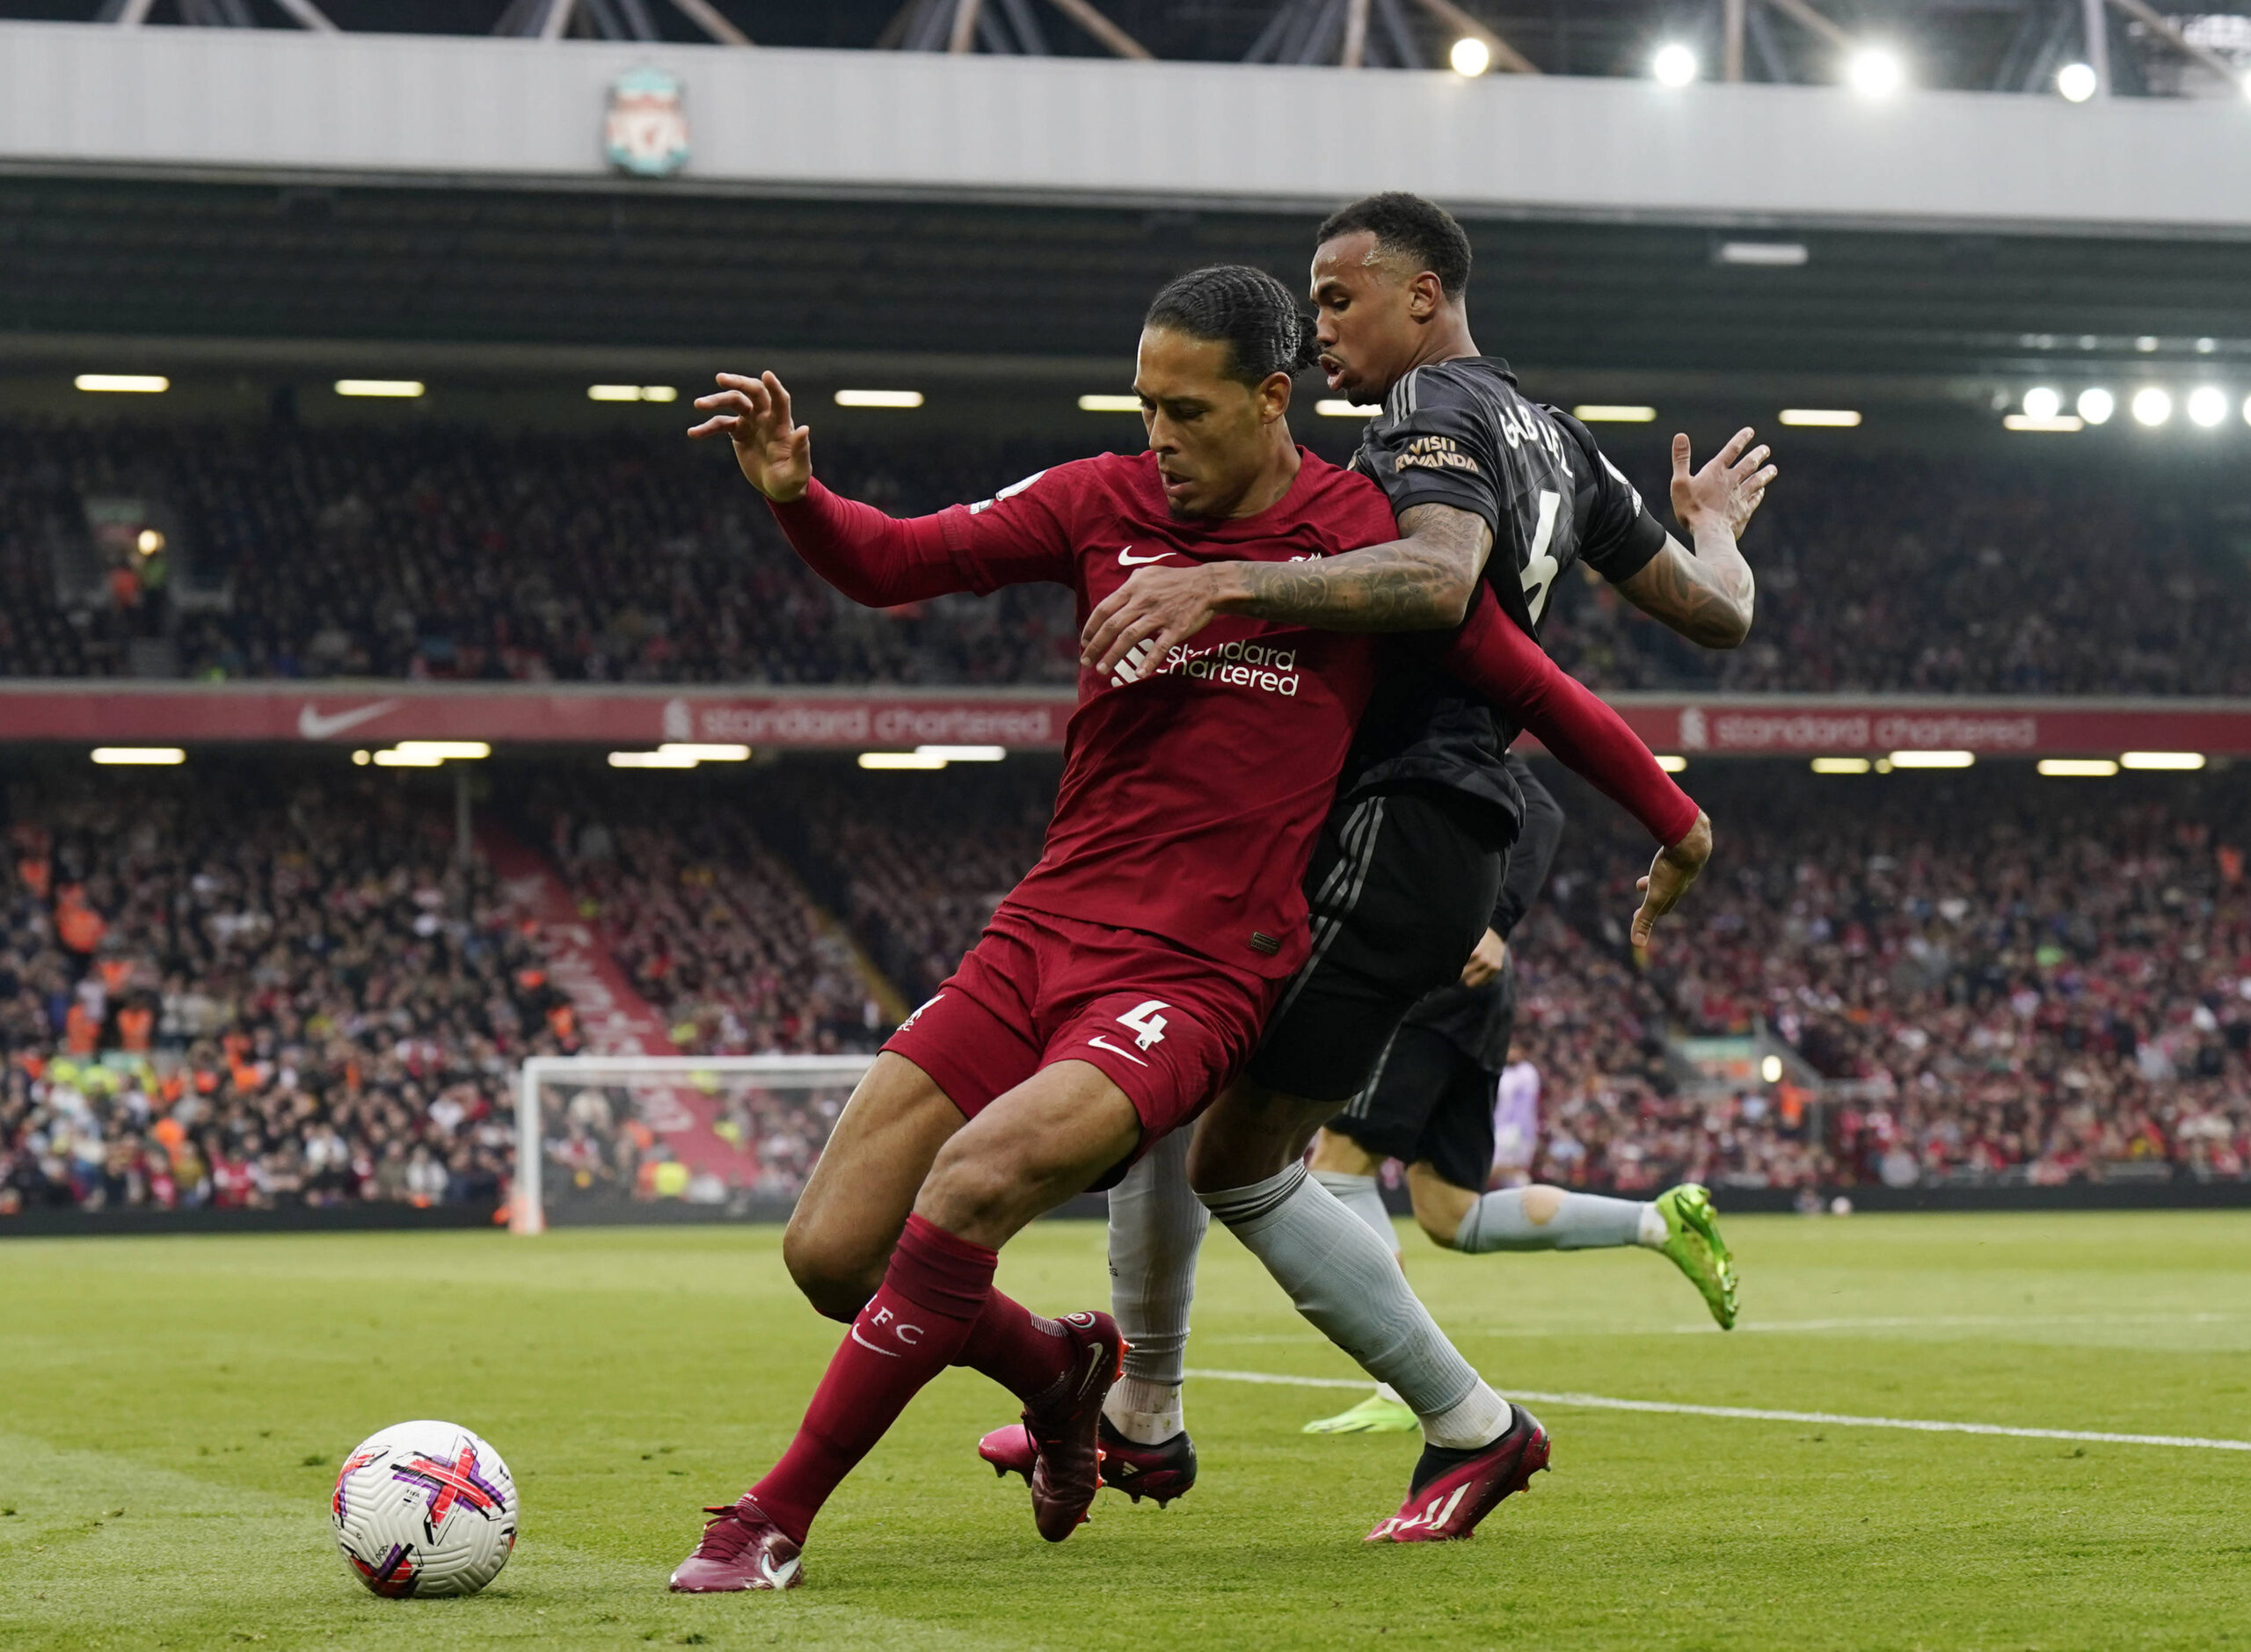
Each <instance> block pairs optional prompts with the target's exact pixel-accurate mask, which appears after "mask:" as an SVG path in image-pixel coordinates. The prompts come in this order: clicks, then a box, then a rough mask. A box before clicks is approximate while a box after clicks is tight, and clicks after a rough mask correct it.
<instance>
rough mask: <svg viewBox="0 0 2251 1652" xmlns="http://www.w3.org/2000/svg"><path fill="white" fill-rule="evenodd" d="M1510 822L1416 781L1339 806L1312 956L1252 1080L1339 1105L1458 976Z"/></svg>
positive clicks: (1317, 898) (1479, 930) (1322, 865)
mask: <svg viewBox="0 0 2251 1652" xmlns="http://www.w3.org/2000/svg"><path fill="white" fill-rule="evenodd" d="M1508 848H1509V841H1508V829H1507V822H1506V817H1504V816H1503V815H1502V814H1501V813H1500V811H1497V810H1496V809H1494V808H1493V807H1492V806H1491V805H1490V804H1485V803H1482V802H1480V801H1479V800H1478V799H1476V798H1475V797H1465V796H1464V795H1462V794H1461V793H1460V792H1457V791H1451V790H1446V789H1445V788H1443V787H1438V786H1424V785H1419V784H1413V783H1409V784H1406V785H1402V786H1400V787H1398V788H1395V789H1394V790H1388V791H1383V792H1379V793H1377V794H1375V795H1373V796H1372V797H1361V798H1358V799H1355V800H1353V801H1351V802H1349V803H1344V804H1338V805H1337V808H1336V809H1335V810H1334V811H1332V812H1331V813H1330V815H1329V820H1328V824H1327V825H1326V826H1323V827H1322V833H1321V841H1320V843H1319V844H1318V845H1317V846H1316V847H1315V849H1314V854H1313V865H1312V868H1311V870H1308V872H1307V873H1306V883H1305V889H1306V899H1307V903H1308V906H1311V908H1312V912H1313V951H1312V954H1311V956H1310V957H1308V958H1307V959H1306V961H1305V964H1303V966H1302V967H1300V969H1299V971H1298V972H1297V973H1296V974H1295V975H1294V976H1293V977H1292V978H1291V979H1290V984H1289V986H1287V988H1286V989H1285V990H1284V992H1283V994H1282V1001H1281V1002H1280V1003H1279V1004H1278V1006H1276V1008H1275V1010H1274V1013H1273V1015H1271V1017H1269V1018H1268V1020H1267V1022H1266V1033H1265V1037H1264V1041H1263V1042H1262V1043H1261V1044H1260V1045H1259V1048H1258V1053H1257V1055H1255V1056H1253V1057H1252V1058H1251V1059H1250V1066H1249V1077H1250V1079H1251V1080H1252V1081H1254V1082H1256V1083H1258V1084H1261V1085H1264V1086H1265V1087H1266V1088H1268V1089H1271V1090H1277V1091H1279V1092H1280V1093H1281V1094H1283V1095H1295V1096H1299V1097H1301V1098H1302V1099H1304V1100H1306V1101H1309V1102H1325V1101H1334V1102H1335V1103H1337V1105H1338V1106H1339V1107H1342V1106H1343V1105H1344V1103H1345V1102H1347V1101H1348V1100H1350V1099H1351V1097H1353V1096H1355V1095H1359V1092H1360V1091H1361V1089H1362V1088H1364V1087H1365V1086H1366V1083H1367V1081H1368V1076H1369V1074H1370V1073H1373V1071H1374V1070H1375V1064H1376V1058H1377V1057H1378V1056H1380V1055H1381V1054H1382V1053H1383V1047H1384V1045H1385V1044H1387V1043H1388V1042H1389V1041H1390V1038H1391V1035H1392V1031H1393V1030H1394V1029H1395V1028H1396V1027H1397V1026H1398V1025H1399V1022H1400V1020H1401V1018H1402V1017H1403V1016H1404V1015H1406V1014H1407V1012H1408V1011H1409V1010H1410V1008H1413V1007H1414V1005H1415V1003H1416V1001H1417V1000H1418V999H1420V998H1421V997H1422V996H1423V994H1424V993H1428V992H1430V991H1431V989H1432V988H1434V987H1439V986H1446V985H1448V984H1449V983H1452V982H1454V981H1457V980H1459V979H1461V966H1462V964H1465V963H1466V962H1468V957H1469V954H1470V951H1471V950H1472V949H1473V948H1475V946H1476V944H1477V941H1478V937H1480V936H1481V935H1483V934H1484V933H1485V928H1486V926H1487V924H1488V923H1490V921H1491V919H1492V913H1493V903H1494V902H1495V901H1496V900H1497V899H1499V898H1500V891H1501V879H1502V877H1503V876H1504V874H1505V873H1506V871H1507V870H1508Z"/></svg>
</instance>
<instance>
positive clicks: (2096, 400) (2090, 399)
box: [2077, 384, 2118, 425]
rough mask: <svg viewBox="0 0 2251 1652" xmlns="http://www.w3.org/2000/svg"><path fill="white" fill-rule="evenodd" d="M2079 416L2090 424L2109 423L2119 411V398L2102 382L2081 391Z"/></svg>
mask: <svg viewBox="0 0 2251 1652" xmlns="http://www.w3.org/2000/svg"><path fill="white" fill-rule="evenodd" d="M2077 405H2078V408H2079V416H2080V418H2083V419H2085V420H2086V421H2087V423H2088V424H2090V425H2107V424H2109V422H2110V415H2111V414H2113V413H2115V412H2116V411H2118V398H2117V397H2115V396H2113V395H2111V394H2110V392H2109V391H2108V390H2106V389H2103V388H2102V386H2101V385H2100V384H2097V385H2094V386H2092V387H2090V388H2089V389H2084V390H2081V391H2080V393H2079V401H2078V404H2077Z"/></svg>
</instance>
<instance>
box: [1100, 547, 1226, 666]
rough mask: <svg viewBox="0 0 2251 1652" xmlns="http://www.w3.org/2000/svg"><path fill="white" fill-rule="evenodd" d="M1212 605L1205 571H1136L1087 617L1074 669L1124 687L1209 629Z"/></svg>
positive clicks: (1213, 587) (1214, 594) (1213, 593)
mask: <svg viewBox="0 0 2251 1652" xmlns="http://www.w3.org/2000/svg"><path fill="white" fill-rule="evenodd" d="M1217 600H1218V586H1217V584H1216V582H1215V581H1214V579H1213V577H1212V575H1211V572H1210V571H1209V570H1208V569H1206V568H1202V567H1197V568H1136V569H1135V570H1134V571H1133V572H1132V573H1131V574H1130V575H1128V576H1127V577H1126V583H1125V584H1124V585H1122V586H1118V589H1116V590H1115V591H1113V592H1111V593H1110V594H1109V595H1108V596H1106V597H1104V598H1103V600H1101V601H1100V602H1099V603H1097V604H1096V606H1095V610H1094V612H1093V613H1091V614H1089V615H1087V623H1086V629H1085V630H1082V631H1081V632H1080V633H1079V664H1080V665H1081V666H1084V667H1085V668H1086V669H1087V670H1089V671H1091V672H1093V673H1095V675H1096V676H1097V677H1109V676H1113V675H1116V676H1121V677H1123V678H1124V679H1125V680H1126V681H1129V682H1130V681H1132V680H1133V679H1134V678H1136V677H1138V676H1140V674H1141V673H1142V672H1143V671H1144V670H1145V669H1147V667H1148V666H1152V665H1154V664H1155V663H1156V662H1157V661H1159V660H1162V659H1163V658H1164V657H1165V655H1166V654H1167V653H1168V652H1169V651H1171V650H1172V649H1174V648H1176V647H1177V646H1178V645H1179V644H1182V643H1184V642H1186V641H1187V640H1188V639H1189V638H1190V637H1193V636H1195V635H1196V633H1197V632H1198V631H1200V630H1203V629H1204V628H1205V627H1206V625H1209V624H1210V623H1211V622H1212V619H1213V615H1216V614H1217V613H1218V612H1219V608H1217V607H1216V606H1215V604H1216V602H1217Z"/></svg>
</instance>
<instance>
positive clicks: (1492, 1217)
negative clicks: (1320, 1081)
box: [1305, 754, 1735, 1434]
mask: <svg viewBox="0 0 2251 1652" xmlns="http://www.w3.org/2000/svg"><path fill="white" fill-rule="evenodd" d="M1508 767H1509V773H1510V774H1511V775H1512V776H1514V778H1515V780H1516V783H1517V790H1519V791H1520V792H1522V793H1523V794H1524V830H1523V832H1522V833H1521V834H1519V837H1518V839H1517V841H1516V847H1515V848H1513V849H1512V850H1511V851H1510V855H1509V871H1508V877H1507V879H1506V881H1505V882H1504V884H1502V886H1501V898H1500V899H1499V901H1498V902H1497V904H1496V905H1495V906H1494V907H1493V918H1492V923H1491V925H1490V927H1489V928H1487V929H1486V931H1485V935H1484V938H1483V939H1482V940H1481V941H1480V942H1478V943H1477V950H1475V952H1473V953H1471V954H1470V956H1469V962H1468V963H1467V964H1464V965H1462V969H1461V981H1460V982H1459V983H1458V984H1457V985H1454V986H1442V987H1439V989H1438V990H1437V991H1436V992H1434V993H1431V994H1430V995H1429V996H1428V997H1426V998H1424V1000H1423V1001H1421V1002H1420V1003H1418V1004H1417V1005H1416V1006H1415V1008H1413V1009H1411V1010H1410V1011H1409V1012H1408V1015H1407V1019H1406V1020H1405V1021H1403V1022H1401V1023H1400V1025H1399V1030H1397V1031H1396V1032H1395V1033H1393V1034H1392V1036H1391V1042H1390V1043H1388V1044H1386V1045H1385V1046H1384V1049H1383V1053H1382V1054H1381V1055H1380V1056H1379V1057H1377V1058H1376V1064H1375V1073H1374V1075H1373V1077H1371V1078H1370V1079H1369V1080H1368V1081H1367V1083H1366V1085H1365V1086H1364V1087H1363V1088H1361V1090H1360V1093H1359V1095H1355V1096H1354V1097H1353V1098H1352V1099H1351V1103H1349V1104H1347V1105H1346V1107H1345V1109H1344V1111H1343V1112H1341V1113H1339V1114H1337V1117H1334V1118H1332V1119H1330V1120H1329V1123H1328V1124H1325V1125H1323V1126H1322V1131H1321V1133H1320V1134H1319V1135H1317V1136H1315V1138H1314V1144H1313V1160H1312V1167H1313V1175H1314V1178H1315V1180H1316V1181H1318V1182H1319V1183H1321V1184H1322V1186H1323V1187H1325V1188H1327V1189H1328V1190H1329V1191H1330V1192H1331V1193H1334V1194H1335V1195H1336V1196H1337V1198H1338V1199H1339V1200H1340V1201H1342V1202H1343V1204H1344V1207H1345V1208H1346V1209H1347V1210H1349V1211H1351V1212H1352V1213H1353V1214H1354V1215H1355V1216H1358V1217H1359V1219H1361V1220H1362V1221H1364V1222H1366V1224H1367V1225H1368V1226H1369V1227H1371V1228H1372V1229H1373V1230H1374V1232H1375V1234H1376V1235H1377V1236H1378V1237H1379V1238H1381V1239H1385V1240H1388V1241H1390V1242H1391V1245H1392V1248H1393V1255H1397V1254H1398V1239H1397V1235H1396V1233H1395V1230H1394V1228H1393V1227H1392V1225H1391V1216H1390V1213H1389V1212H1388V1211H1386V1210H1385V1209H1384V1205H1383V1195H1382V1192H1381V1190H1380V1186H1379V1183H1378V1176H1379V1174H1380V1172H1381V1170H1382V1168H1383V1163H1384V1161H1386V1160H1387V1159H1394V1160H1397V1161H1399V1163H1400V1164H1401V1165H1402V1166H1404V1167H1405V1169H1406V1177H1407V1191H1408V1197H1410V1200H1411V1201H1412V1202H1413V1205H1414V1211H1415V1220H1416V1221H1417V1223H1418V1224H1419V1225H1420V1226H1421V1227H1422V1229H1423V1231H1424V1233H1425V1234H1429V1235H1430V1237H1431V1243H1433V1244H1435V1245H1438V1246H1440V1247H1442V1248H1445V1249H1447V1250H1461V1251H1468V1252H1470V1253H1473V1254H1476V1253H1482V1252H1486V1251H1496V1250H1590V1249H1595V1248H1602V1247H1609V1246H1621V1245H1642V1246H1645V1247H1647V1248H1650V1249H1651V1250H1655V1251H1658V1252H1661V1253H1662V1254H1664V1255H1666V1256H1669V1257H1670V1258H1672V1261H1673V1263H1675V1264H1676V1265H1677V1266H1678V1267H1679V1269H1680V1270H1681V1272H1683V1273H1684V1274H1686V1275H1687V1276H1688V1279H1689V1282H1690V1283H1691V1284H1694V1286H1695V1287H1696V1289H1697V1291H1698V1292H1699V1293H1700V1294H1701V1296H1702V1297H1703V1299H1704V1302H1705V1305H1706V1306H1708V1307H1709V1308H1710V1309H1711V1312H1712V1317H1713V1318H1714V1319H1716V1320H1717V1321H1719V1324H1720V1328H1721V1329H1723V1330H1729V1329H1732V1328H1734V1325H1735V1269H1734V1264H1733V1262H1732V1259H1731V1258H1730V1255H1729V1254H1728V1249H1727V1246H1726V1244H1725V1243H1724V1242H1723V1241H1722V1240H1721V1238H1720V1233H1719V1224H1718V1222H1717V1220H1716V1219H1715V1218H1714V1216H1713V1214H1712V1209H1711V1197H1710V1195H1709V1194H1708V1193H1707V1192H1706V1191H1705V1190H1703V1189H1702V1188H1701V1187H1698V1186H1697V1185H1695V1184H1694V1183H1683V1184H1682V1185H1681V1186H1679V1187H1676V1188H1668V1189H1667V1190H1665V1192H1663V1193H1661V1194H1659V1195H1658V1196H1657V1197H1656V1198H1655V1199H1653V1200H1649V1201H1646V1202H1645V1201H1643V1200H1639V1199H1614V1198H1605V1197H1601V1196H1599V1195H1598V1194H1592V1193H1573V1192H1571V1191H1570V1190H1567V1189H1563V1188H1558V1187H1522V1186H1519V1187H1509V1188H1499V1189H1495V1190H1492V1191H1490V1192H1489V1191H1487V1190H1486V1187H1487V1183H1489V1182H1490V1180H1491V1179H1492V1174H1493V1171H1494V1168H1495V1167H1496V1163H1497V1130H1498V1127H1499V1124H1500V1116H1501V1114H1502V1112H1503V1110H1504V1109H1510V1110H1511V1113H1512V1117H1511V1123H1512V1125H1513V1126H1514V1127H1515V1129H1516V1130H1517V1132H1519V1139H1521V1141H1522V1142H1523V1145H1524V1148H1525V1149H1526V1152H1525V1156H1524V1157H1523V1159H1522V1160H1521V1162H1523V1163H1524V1164H1526V1165H1528V1164H1530V1163H1531V1162H1532V1153H1533V1151H1535V1150H1536V1148H1537V1146H1538V1140H1539V1083H1540V1081H1539V1074H1538V1073H1537V1071H1536V1070H1534V1069H1533V1067H1532V1066H1531V1064H1530V1063H1529V1062H1519V1063H1517V1064H1515V1066H1513V1067H1512V1068H1511V1069H1510V1070H1511V1071H1512V1072H1514V1073H1516V1074H1517V1080H1518V1081H1517V1083H1516V1085H1515V1087H1514V1088H1515V1092H1516V1093H1515V1095H1514V1096H1513V1097H1504V1096H1503V1095H1502V1093H1501V1092H1502V1088H1503V1077H1504V1075H1503V1072H1502V1069H1503V1067H1504V1065H1505V1064H1506V1063H1507V1061H1508V1056H1509V1052H1510V1045H1511V1044H1512V1042H1513V1040H1514V1037H1515V1030H1516V1008H1517V975H1516V960H1515V956H1514V954H1513V952H1512V950H1511V948H1510V946H1509V937H1510V936H1511V935H1512V934H1513V933H1514V932H1515V930H1516V927H1517V925H1518V924H1519V922H1521V921H1523V918H1524V915H1525V913H1526V912H1527V911H1529V910H1530V909H1531V906H1532V903H1533V901H1534V900H1536V899H1538V898H1539V895H1540V891H1541V887H1542V886H1543V885H1544V884H1546V883H1547V881H1548V866H1549V864H1550V863H1551V862H1553V861H1554V860H1555V847H1556V845H1557V844H1558V843H1559V842H1561V841H1562V839H1563V807H1562V805H1561V804H1557V803H1556V801H1555V797H1553V796H1552V795H1551V794H1550V793H1549V792H1548V789H1547V788H1546V787H1545V786H1543V785H1541V783H1540V781H1539V779H1538V777H1537V776H1535V775H1533V772H1532V769H1531V766H1530V765H1528V764H1527V763H1526V762H1525V761H1524V760H1523V759H1522V758H1520V757H1518V756H1515V755H1513V754H1512V755H1511V756H1510V758H1509V760H1508ZM1511 1103H1514V1105H1513V1107H1512V1108H1511ZM1415 1427H1416V1418H1415V1413H1414V1411H1413V1409H1412V1408H1410V1407H1409V1406H1408V1405H1407V1404H1406V1403H1405V1402H1404V1401H1402V1400H1401V1399H1400V1397H1399V1396H1398V1395H1397V1394H1394V1393H1392V1392H1391V1391H1390V1390H1388V1389H1387V1388H1384V1387H1382V1386H1378V1388H1377V1390H1376V1392H1375V1394H1374V1395H1373V1397H1371V1398H1369V1399H1367V1400H1365V1401H1361V1402H1360V1403H1359V1405H1356V1406H1353V1407H1351V1408H1350V1409H1348V1410H1346V1411H1344V1412H1343V1413H1341V1414H1340V1415H1336V1416H1331V1417H1322V1418H1321V1419H1320V1420H1318V1421H1316V1422H1313V1423H1307V1424H1306V1427H1305V1431H1306V1432H1307V1433H1308V1434H1404V1433H1408V1432H1410V1431H1412V1430H1414V1428H1415Z"/></svg>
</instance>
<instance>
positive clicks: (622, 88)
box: [602, 68, 688, 178]
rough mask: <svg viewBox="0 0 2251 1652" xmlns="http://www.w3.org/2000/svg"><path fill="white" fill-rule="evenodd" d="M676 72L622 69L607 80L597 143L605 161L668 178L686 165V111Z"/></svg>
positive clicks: (648, 175)
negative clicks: (605, 105)
mask: <svg viewBox="0 0 2251 1652" xmlns="http://www.w3.org/2000/svg"><path fill="white" fill-rule="evenodd" d="M602 147H603V150H604V152H605V153H606V154H607V155H608V157H609V164H611V165H612V166H615V167H616V168H617V169H618V170H619V171H623V172H631V173H634V174H635V175H636V176H637V177H641V178H669V177H671V176H672V175H673V174H674V172H676V171H680V169H681V167H683V166H685V165H687V164H688V111H687V110H686V108H685V107H683V106H682V104H681V84H680V76H677V75H671V74H667V73H666V72H665V71H664V70H663V69H651V68H641V69H628V70H627V71H626V72H625V73H624V74H623V75H620V76H618V77H617V78H616V80H615V81H613V82H611V83H610V88H609V118H608V120H606V121H605V122H604V123H603V125H602Z"/></svg>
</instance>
